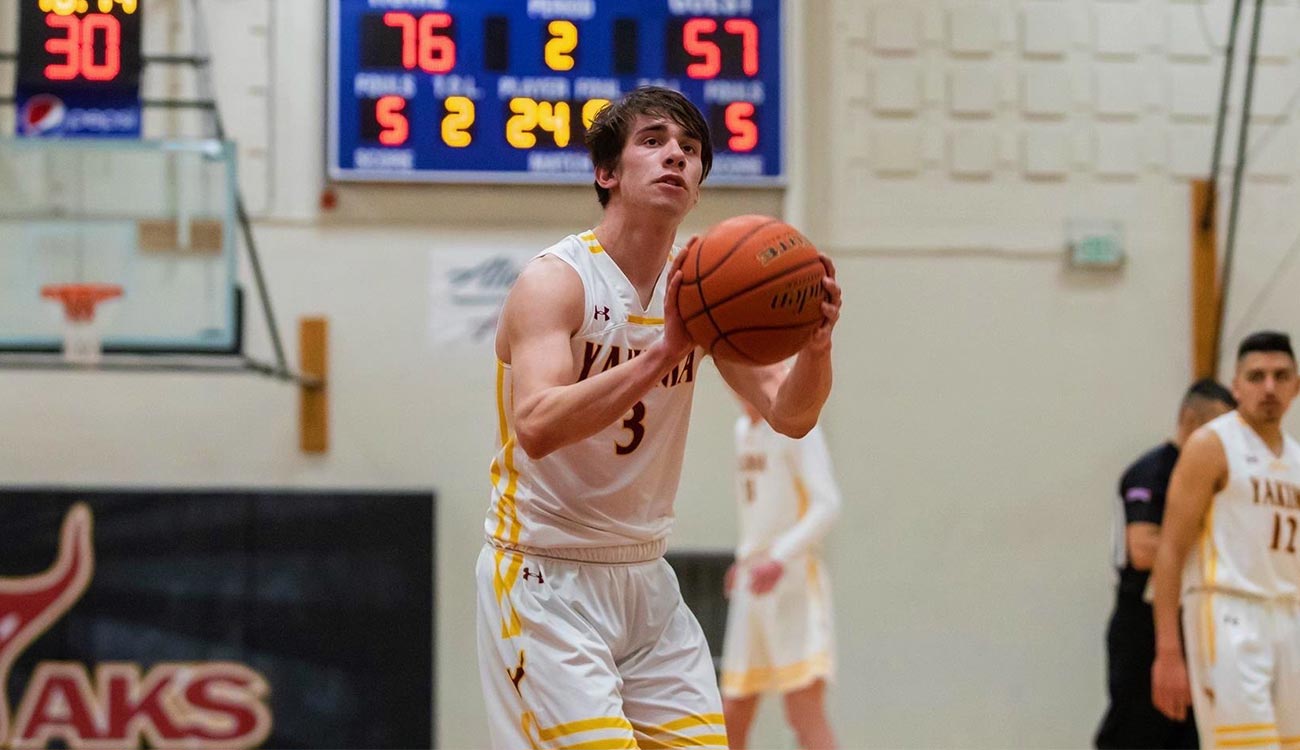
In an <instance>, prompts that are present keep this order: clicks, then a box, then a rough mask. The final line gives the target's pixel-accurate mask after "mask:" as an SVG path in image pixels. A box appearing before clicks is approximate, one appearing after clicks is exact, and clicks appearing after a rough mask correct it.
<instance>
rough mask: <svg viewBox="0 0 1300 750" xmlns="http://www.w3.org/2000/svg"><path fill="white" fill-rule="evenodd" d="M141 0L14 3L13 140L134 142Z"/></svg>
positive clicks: (137, 128) (25, 0) (137, 120)
mask: <svg viewBox="0 0 1300 750" xmlns="http://www.w3.org/2000/svg"><path fill="white" fill-rule="evenodd" d="M145 2H146V0H18V65H17V68H16V70H15V80H14V92H15V95H16V96H15V98H16V100H17V104H18V127H17V132H18V134H19V135H20V136H25V137H59V136H83V137H125V138H138V137H139V136H140V68H141V56H140V37H141V29H142V21H141V18H142V16H143V15H144V8H143V5H144V3H145Z"/></svg>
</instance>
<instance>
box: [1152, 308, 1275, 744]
mask: <svg viewBox="0 0 1300 750" xmlns="http://www.w3.org/2000/svg"><path fill="white" fill-rule="evenodd" d="M1298 389H1300V383H1298V382H1297V378H1296V361H1295V352H1294V351H1293V350H1292V348H1291V340H1290V338H1289V337H1288V336H1287V335H1286V334H1283V333H1276V332H1272V331H1262V332H1259V333H1255V334H1251V335H1250V336H1247V337H1246V338H1245V340H1243V341H1242V342H1241V346H1240V347H1238V349H1237V369H1236V374H1235V376H1234V377H1233V380H1232V393H1233V395H1234V396H1235V397H1236V399H1237V410H1236V411H1233V412H1229V413H1228V414H1225V415H1223V416H1221V417H1219V418H1217V419H1215V420H1213V421H1211V422H1210V423H1209V424H1207V425H1205V426H1204V427H1202V428H1201V429H1199V430H1197V431H1196V432H1194V433H1193V434H1192V436H1191V437H1190V438H1189V439H1188V440H1187V445H1186V446H1185V447H1184V449H1183V453H1182V455H1181V456H1179V458H1178V464H1177V465H1176V466H1175V467H1174V473H1173V478H1172V479H1171V480H1170V485H1169V505H1168V508H1167V509H1166V513H1165V524H1164V529H1163V531H1162V532H1161V534H1160V547H1159V551H1158V552H1157V553H1156V565H1155V570H1154V572H1153V574H1152V577H1153V584H1154V586H1155V605H1154V609H1155V622H1156V660H1155V664H1154V665H1153V666H1152V668H1151V689H1152V701H1153V702H1154V703H1155V705H1156V708H1159V709H1160V711H1161V712H1162V713H1164V714H1165V715H1166V716H1168V717H1170V718H1171V719H1176V720H1181V719H1183V718H1185V717H1186V715H1187V709H1188V706H1189V705H1192V704H1194V705H1195V708H1196V723H1197V729H1198V730H1199V732H1200V738H1201V746H1202V747H1205V748H1210V747H1233V748H1281V749H1282V750H1288V749H1290V750H1294V748H1297V747H1300V551H1298V550H1300V547H1298V545H1300V538H1297V536H1300V529H1298V528H1297V527H1300V444H1297V443H1296V441H1295V440H1294V439H1293V438H1291V437H1290V436H1289V435H1287V434H1286V433H1284V432H1283V431H1282V418H1283V417H1284V416H1285V415H1286V412H1287V409H1288V408H1289V407H1290V406H1291V401H1292V400H1293V399H1294V398H1295V396H1296V392H1297V390H1298ZM1189 552H1190V559H1189ZM1184 562H1186V565H1185V566H1184ZM1180 584H1181V585H1180ZM1180 588H1181V591H1182V605H1183V618H1182V624H1183V632H1185V633H1186V634H1187V651H1186V656H1184V652H1183V643H1182V637H1181V634H1180V632H1179V618H1178V604H1179V601H1178V600H1179V591H1180ZM1189 666H1190V669H1189ZM1189 672H1190V679H1189Z"/></svg>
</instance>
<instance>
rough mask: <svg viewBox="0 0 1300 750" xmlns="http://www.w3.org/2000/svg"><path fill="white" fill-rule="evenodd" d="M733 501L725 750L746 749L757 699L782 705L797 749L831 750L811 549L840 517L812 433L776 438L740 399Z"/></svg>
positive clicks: (826, 463)
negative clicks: (777, 699) (776, 697)
mask: <svg viewBox="0 0 1300 750" xmlns="http://www.w3.org/2000/svg"><path fill="white" fill-rule="evenodd" d="M740 402H741V406H742V407H744V410H745V414H744V415H743V416H741V417H740V419H739V420H737V422H736V458H737V461H738V462H739V466H738V471H737V473H736V500H737V507H738V510H739V512H740V544H739V546H738V547H737V549H736V564H735V565H733V566H732V567H731V569H730V570H729V571H727V581H726V586H727V593H728V595H729V596H730V597H731V606H730V607H729V608H728V610H727V637H726V641H725V643H724V644H723V647H722V697H723V702H722V708H723V713H724V714H725V715H726V717H727V738H728V739H729V740H730V742H731V747H733V748H744V747H748V737H749V726H750V724H751V723H752V722H753V719H754V711H755V710H756V709H757V708H758V701H759V698H760V697H761V696H762V694H763V693H765V692H776V693H780V694H782V695H783V697H784V703H785V716H786V720H787V722H788V723H789V724H790V728H791V729H793V730H794V734H795V738H796V739H797V741H798V743H799V747H801V748H805V750H822V749H823V748H833V747H835V735H834V733H833V732H832V731H831V726H830V722H829V721H827V719H826V710H825V708H824V706H823V695H824V692H825V688H826V682H827V681H828V680H829V679H830V678H831V675H832V673H833V671H834V665H833V656H834V654H833V650H834V645H833V638H832V627H831V610H830V589H829V586H828V582H827V580H826V573H825V570H824V569H823V567H822V564H821V554H820V549H819V547H820V544H821V541H822V539H823V538H824V537H825V536H826V532H828V531H830V527H831V525H832V524H833V523H834V522H835V519H836V518H837V517H838V516H839V512H840V491H839V488H838V487H836V485H835V478H834V475H833V474H832V471H831V459H830V454H829V452H828V451H827V450H826V440H825V439H824V438H823V437H822V433H821V428H818V427H814V428H813V429H812V431H811V432H809V433H808V435H807V436H805V437H804V438H803V439H801V440H794V439H792V438H789V437H786V436H784V435H780V434H778V433H777V432H775V431H774V430H773V429H772V428H771V427H770V426H768V424H767V423H766V422H765V421H763V415H762V414H761V413H760V412H759V411H758V409H755V408H754V407H753V406H751V405H750V404H749V402H748V401H745V400H743V399H740Z"/></svg>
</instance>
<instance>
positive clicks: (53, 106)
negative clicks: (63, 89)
mask: <svg viewBox="0 0 1300 750" xmlns="http://www.w3.org/2000/svg"><path fill="white" fill-rule="evenodd" d="M67 111H68V110H67V107H66V106H64V104H63V100H62V99H60V98H59V97H57V96H55V95H53V94H37V95H36V96H33V97H32V98H30V99H28V100H27V101H25V102H23V110H22V112H21V113H20V115H19V118H18V127H19V129H20V130H21V131H22V134H23V135H41V134H44V133H48V132H50V131H52V130H54V129H56V128H58V127H59V126H60V125H62V124H63V119H64V117H65V116H66V115H67Z"/></svg>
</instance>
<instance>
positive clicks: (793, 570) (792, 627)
mask: <svg viewBox="0 0 1300 750" xmlns="http://www.w3.org/2000/svg"><path fill="white" fill-rule="evenodd" d="M834 652H835V646H834V629H833V627H832V619H831V598H830V586H829V582H828V580H827V577H826V572H825V569H824V568H823V566H822V565H821V564H820V562H819V561H818V560H817V558H816V557H812V556H805V557H802V558H799V559H797V560H793V561H791V563H790V564H789V565H787V566H786V570H785V573H784V575H782V576H781V580H779V581H778V582H777V584H776V587H775V588H773V589H772V590H771V591H769V592H768V593H766V594H761V595H755V594H753V593H751V592H750V590H749V571H748V570H747V569H746V568H745V567H744V566H743V565H741V566H740V567H738V568H737V570H736V577H735V582H734V585H733V586H732V590H731V603H730V605H729V608H728V610H727V637H726V640H725V641H724V643H723V646H722V694H723V695H725V696H727V697H728V698H740V697H744V696H747V695H754V694H756V693H764V692H777V693H788V692H790V691H792V690H798V689H799V688H802V687H806V686H808V685H810V684H812V682H813V681H815V680H818V679H824V680H827V681H830V680H831V679H833V677H834V656H835V653H834Z"/></svg>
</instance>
